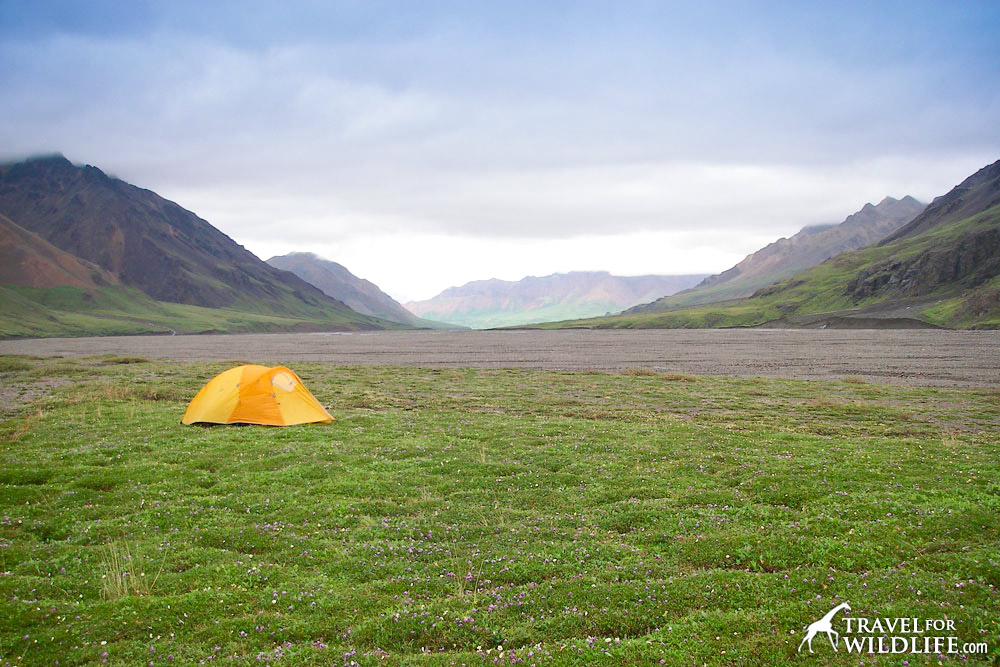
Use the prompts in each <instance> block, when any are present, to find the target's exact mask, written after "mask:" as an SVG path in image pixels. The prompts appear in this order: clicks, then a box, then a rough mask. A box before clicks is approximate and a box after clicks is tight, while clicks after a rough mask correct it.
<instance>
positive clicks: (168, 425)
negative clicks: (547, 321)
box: [0, 357, 1000, 665]
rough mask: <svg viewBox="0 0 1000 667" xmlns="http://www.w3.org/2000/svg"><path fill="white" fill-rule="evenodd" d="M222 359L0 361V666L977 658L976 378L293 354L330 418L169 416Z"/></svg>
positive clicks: (990, 451) (982, 400)
mask: <svg viewBox="0 0 1000 667" xmlns="http://www.w3.org/2000/svg"><path fill="white" fill-rule="evenodd" d="M230 365H231V364H225V363H214V364H204V363H202V364H179V363H153V362H148V361H146V360H144V359H141V358H126V357H96V358H88V359H82V360H66V359H34V358H26V357H3V358H0V372H2V375H0V389H2V392H3V395H4V405H5V406H6V407H5V410H6V412H5V414H4V415H3V417H4V421H3V422H2V424H0V441H2V445H0V575H2V576H0V663H2V664H9V665H19V664H55V662H56V661H58V663H59V664H60V665H73V664H84V663H86V664H101V663H103V662H105V661H106V662H107V664H130V665H131V664H149V663H152V664H155V665H170V664H197V663H199V662H206V663H207V662H224V663H232V662H240V663H242V662H254V663H255V662H258V661H260V662H273V663H279V664H283V665H303V664H323V665H330V664H354V663H360V664H387V665H397V664H407V665H461V664H467V665H468V664H471V665H477V664H505V665H509V664H523V665H531V664H539V665H543V664H544V665H590V664H596V663H603V664H634V665H647V664H660V663H661V662H662V664H693V665H695V664H696V665H702V664H704V663H707V664H712V665H714V664H733V665H770V664H781V663H784V662H786V661H789V660H791V659H794V660H796V661H797V662H801V663H803V664H842V665H858V664H860V663H862V662H863V663H864V664H872V658H871V657H869V656H867V655H857V654H847V653H846V652H845V651H844V650H843V644H841V650H840V651H839V652H838V653H834V652H833V651H832V649H831V647H830V645H829V643H828V641H827V639H826V637H825V635H820V636H818V637H817V640H816V641H815V642H814V649H815V650H816V653H815V654H814V655H812V656H809V654H808V653H805V652H804V653H798V654H797V653H796V648H797V646H798V645H799V643H800V641H801V640H802V637H803V632H804V630H805V627H806V626H807V625H808V624H809V623H811V622H813V621H815V620H817V619H819V618H820V617H821V616H823V614H825V613H826V612H827V611H828V610H830V609H831V608H832V607H833V606H835V605H836V604H838V603H839V602H843V601H849V602H850V605H851V608H852V612H851V614H852V615H853V616H867V617H897V616H898V617H922V618H948V619H953V620H954V621H955V626H956V631H955V632H956V634H957V635H958V636H959V637H960V638H961V640H962V641H963V642H983V641H985V642H987V643H988V645H989V649H990V650H991V651H992V654H991V655H990V656H988V657H986V658H983V657H980V656H975V655H968V656H965V657H967V659H968V661H970V662H976V661H978V660H984V659H985V660H995V659H996V656H997V655H998V653H997V650H998V648H1000V641H998V629H1000V626H998V622H1000V615H998V614H997V610H998V609H1000V594H998V591H997V585H998V584H1000V546H998V545H1000V522H998V521H997V517H998V514H1000V435H998V432H1000V429H998V426H1000V393H998V392H997V391H996V390H987V389H979V390H977V389H945V388H912V387H896V386H886V385H876V384H869V383H866V382H863V381H860V380H858V379H857V378H845V379H844V380H841V381H833V382H806V381H791V380H761V379H728V378H704V377H702V378H695V377H691V376H684V375H664V374H657V373H653V372H650V371H635V372H625V373H619V374H600V373H561V372H545V371H528V370H465V369H449V370H426V369H413V368H372V367H366V368H362V367H348V368H343V367H334V366H330V365H308V364H305V365H296V367H295V370H296V372H298V373H299V374H300V375H301V376H302V377H303V380H304V381H305V382H306V384H307V386H309V387H310V389H312V391H313V393H314V394H315V395H316V396H317V398H319V400H320V401H321V402H322V403H323V404H324V405H326V406H327V407H328V408H329V409H330V411H331V413H332V414H333V415H334V416H335V417H336V418H337V421H336V422H334V423H333V424H330V425H324V426H302V427H292V428H261V427H208V428H205V427H183V426H181V425H180V424H179V420H180V417H181V414H182V413H183V410H184V407H185V404H186V401H187V400H188V399H189V398H190V397H191V396H193V395H194V393H195V392H196V391H197V389H198V388H199V387H200V386H201V385H202V384H203V383H204V382H205V381H207V380H208V379H209V378H210V377H211V376H213V375H214V374H215V373H217V372H220V371H221V370H223V369H225V368H227V367H229V366H230ZM838 622H842V619H840V621H838ZM803 651H805V649H803ZM953 657H954V658H955V659H956V662H958V661H961V660H962V656H953ZM904 660H909V661H911V664H923V663H924V662H925V661H926V660H927V658H925V657H921V656H888V657H883V656H879V657H877V662H876V663H875V664H904V663H903V661H904ZM947 661H948V660H947V659H946V662H947ZM933 662H934V663H935V664H936V663H937V659H936V658H934V660H933Z"/></svg>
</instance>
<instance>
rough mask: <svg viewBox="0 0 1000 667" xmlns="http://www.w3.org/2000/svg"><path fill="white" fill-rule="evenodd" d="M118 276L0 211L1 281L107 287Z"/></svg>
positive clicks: (42, 285) (51, 285) (49, 285)
mask: <svg viewBox="0 0 1000 667" xmlns="http://www.w3.org/2000/svg"><path fill="white" fill-rule="evenodd" d="M117 284H118V279H117V278H115V277H114V276H113V275H111V274H110V273H108V272H107V271H105V270H104V269H102V268H101V267H99V266H97V265H96V264H91V263H90V262H88V261H86V260H83V259H80V258H79V257H75V256H73V255H71V254H69V253H68V252H63V251H62V250H60V249H59V248H57V247H55V246H54V245H52V244H51V243H49V242H48V241H46V240H45V239H43V238H42V237H40V236H39V235H38V234H34V233H32V232H29V231H28V230H26V229H24V228H23V227H21V226H20V225H17V224H15V223H14V221H12V220H11V219H10V218H8V217H6V216H4V215H0V285H19V286H22V287H33V288H47V287H59V286H61V285H67V286H72V287H90V288H96V287H105V286H108V285H117Z"/></svg>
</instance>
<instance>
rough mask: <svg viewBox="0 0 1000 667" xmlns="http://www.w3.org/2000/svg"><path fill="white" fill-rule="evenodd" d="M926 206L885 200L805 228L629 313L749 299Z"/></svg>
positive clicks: (873, 237)
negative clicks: (834, 221)
mask: <svg viewBox="0 0 1000 667" xmlns="http://www.w3.org/2000/svg"><path fill="white" fill-rule="evenodd" d="M924 207H925V204H922V203H920V202H919V201H917V200H916V199H914V198H913V197H910V196H909V195H907V196H906V197H903V198H902V199H893V198H892V197H886V198H885V199H883V200H882V201H881V202H879V203H878V204H877V205H874V206H873V205H872V204H865V205H864V207H863V208H862V209H861V210H860V211H858V212H857V213H854V214H852V215H849V216H847V219H845V220H844V221H843V222H841V223H839V224H835V225H813V226H809V227H805V228H803V229H802V231H800V232H799V233H798V234H795V235H794V236H792V237H791V238H787V239H786V238H782V239H778V240H777V241H775V242H774V243H771V244H768V245H767V246H765V247H763V248H761V249H760V250H758V251H757V252H754V253H752V254H750V255H748V256H747V257H746V259H744V260H743V261H742V262H740V263H739V264H737V265H736V266H734V267H733V268H731V269H728V270H726V271H723V272H722V273H720V274H717V275H714V276H709V277H708V278H705V280H703V281H701V283H699V284H698V285H696V286H695V287H693V288H692V289H689V290H685V291H683V292H680V293H678V294H674V295H672V296H669V297H665V298H663V299H659V300H658V301H656V302H654V303H651V304H643V305H639V306H636V307H634V308H632V309H630V310H629V312H631V313H640V312H655V311H658V310H664V309H667V308H671V307H676V306H687V305H694V304H699V303H712V302H716V301H727V300H730V299H739V298H742V297H746V296H750V295H751V294H753V293H754V292H756V291H757V290H758V289H760V288H761V287H765V286H767V285H773V284H774V283H776V282H778V281H779V280H783V279H785V278H787V277H789V276H791V275H794V274H796V273H798V272H799V271H802V270H803V269H808V268H809V267H811V266H816V265H817V264H819V263H821V262H823V261H824V260H827V259H829V258H831V257H834V256H836V255H839V254H840V253H842V252H847V251H849V250H857V249H858V248H863V247H865V246H867V245H871V244H872V243H875V242H877V241H881V240H882V239H884V238H885V237H886V236H888V235H889V234H891V233H892V232H894V231H895V230H897V229H899V228H900V227H902V226H903V225H904V224H906V223H907V222H909V221H910V220H912V219H913V218H914V217H916V216H917V214H918V213H920V212H921V211H923V210H924Z"/></svg>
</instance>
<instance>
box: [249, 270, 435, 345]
mask: <svg viewBox="0 0 1000 667" xmlns="http://www.w3.org/2000/svg"><path fill="white" fill-rule="evenodd" d="M267 263H268V264H270V265H271V266H273V267H275V268H276V269H282V270H284V271H291V272H292V273H294V274H295V275H297V276H298V277H299V278H302V280H305V281H306V282H307V283H309V284H310V285H315V286H316V287H318V288H319V289H320V290H322V291H323V293H324V294H326V295H327V296H331V297H333V298H335V299H337V300H338V301H343V302H344V303H346V304H347V305H348V306H350V307H351V308H352V309H354V310H356V311H357V312H359V313H364V314H366V315H372V316H374V317H381V318H382V319H386V320H390V321H392V322H400V323H402V324H407V325H409V326H412V327H418V328H432V329H441V328H455V325H447V324H442V323H441V322H432V321H430V320H423V319H421V318H419V317H417V316H416V315H414V314H413V313H411V312H410V311H408V310H407V309H406V308H403V306H401V305H400V304H399V303H398V302H397V301H396V300H395V299H393V298H392V297H391V296H389V295H388V294H386V293H385V292H383V291H382V290H380V289H379V288H378V285H376V284H374V283H372V282H370V281H368V280H365V279H364V278H358V277H357V276H356V275H354V274H353V273H351V272H350V271H348V270H347V269H346V268H345V267H344V266H342V265H340V264H337V263H336V262H331V261H329V260H326V259H323V258H321V257H317V256H316V255H314V254H313V253H311V252H293V253H289V254H287V255H279V256H277V257H272V258H271V259H269V260H267Z"/></svg>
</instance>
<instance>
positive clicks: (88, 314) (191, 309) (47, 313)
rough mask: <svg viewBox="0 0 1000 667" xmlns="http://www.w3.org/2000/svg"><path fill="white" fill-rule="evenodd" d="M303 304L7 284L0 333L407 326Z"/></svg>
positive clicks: (0, 292) (1, 292) (2, 289)
mask: <svg viewBox="0 0 1000 667" xmlns="http://www.w3.org/2000/svg"><path fill="white" fill-rule="evenodd" d="M289 300H290V301H294V300H293V299H289ZM300 305H301V308H300V309H299V310H300V311H301V312H296V314H294V315H289V314H280V313H278V314H276V313H273V312H271V313H268V312H262V309H263V308H264V307H263V306H261V305H260V304H258V305H257V306H256V307H253V306H252V305H245V307H233V308H205V307H202V306H190V305H185V304H179V303H167V302H164V301H154V300H153V299H150V298H149V297H148V296H146V295H145V294H142V293H141V292H139V291H138V290H134V289H131V288H127V287H103V288H97V289H90V290H85V289H81V288H76V287H53V288H48V289H32V288H28V287H17V286H13V285H6V286H0V338H11V337H48V336H112V335H134V334H146V333H168V332H170V331H173V332H176V333H236V332H269V331H317V330H329V329H338V328H339V329H377V328H387V329H393V328H400V329H402V328H407V327H405V326H403V325H399V324H395V323H392V322H387V321H385V320H380V319H377V318H374V317H369V316H367V315H362V314H360V313H356V312H354V311H345V310H335V309H332V308H331V309H327V310H323V309H319V308H315V307H311V306H308V305H307V304H300ZM290 308H291V307H290Z"/></svg>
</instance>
